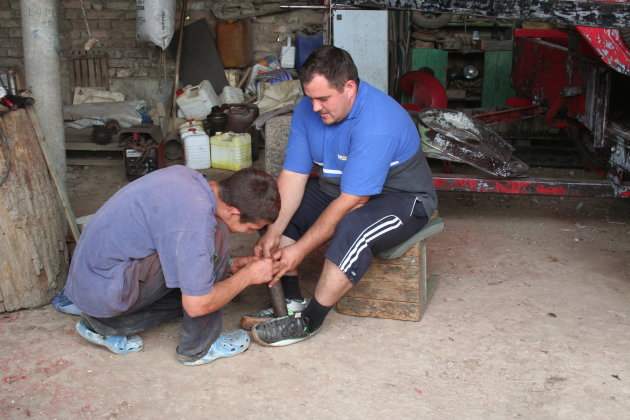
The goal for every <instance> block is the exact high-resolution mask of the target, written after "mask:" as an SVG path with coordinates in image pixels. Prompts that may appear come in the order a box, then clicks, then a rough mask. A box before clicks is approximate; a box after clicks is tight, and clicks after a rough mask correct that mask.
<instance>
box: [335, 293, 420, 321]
mask: <svg viewBox="0 0 630 420" xmlns="http://www.w3.org/2000/svg"><path fill="white" fill-rule="evenodd" d="M337 311H338V312H339V313H340V314H343V315H354V316H370V317H374V318H386V319H399V320H401V321H419V320H420V315H421V311H420V305H419V304H418V303H405V302H391V301H387V300H377V299H363V298H354V297H346V296H344V297H343V298H341V300H340V301H339V303H338V304H337Z"/></svg>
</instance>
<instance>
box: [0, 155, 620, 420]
mask: <svg viewBox="0 0 630 420" xmlns="http://www.w3.org/2000/svg"><path fill="white" fill-rule="evenodd" d="M259 162H261V161H259ZM209 172H210V173H211V175H212V176H216V177H220V176H222V175H224V174H227V173H228V172H226V171H209ZM565 172H566V173H565V175H567V176H571V175H573V176H575V174H574V173H573V171H565ZM67 182H68V186H69V193H70V198H71V201H72V206H73V209H74V211H75V214H76V216H84V215H87V214H91V213H93V212H94V211H96V210H97V209H98V207H99V206H100V205H101V204H102V203H103V202H104V201H105V200H106V199H107V198H108V197H109V196H111V194H112V193H113V192H115V191H116V190H117V189H119V188H120V187H122V186H123V185H125V184H126V180H125V177H124V170H123V166H122V163H121V162H118V161H116V160H114V161H112V162H111V164H110V165H109V166H71V167H69V173H68V179H67ZM439 198H440V213H441V215H442V216H443V218H444V219H445V222H446V230H445V231H444V232H442V233H441V234H439V235H437V236H435V237H434V238H432V239H431V240H430V241H429V246H428V252H429V268H430V271H431V272H432V273H436V274H438V275H439V286H438V288H437V291H436V294H435V296H434V297H433V300H432V301H431V303H430V305H429V307H428V310H427V312H426V314H425V315H424V317H423V319H422V320H421V321H420V322H404V321H395V320H384V319H374V318H361V317H351V316H344V315H340V314H338V313H337V312H335V311H333V312H331V314H330V315H329V317H328V318H327V320H326V323H325V324H324V327H323V329H322V331H321V332H320V333H319V334H318V335H317V336H315V337H313V338H312V339H309V340H307V341H304V342H301V343H299V344H296V345H293V346H288V347H283V348H265V347H261V346H259V345H257V344H256V343H252V345H251V347H250V349H249V350H248V351H246V352H245V353H244V354H242V355H239V356H236V357H234V358H229V359H220V360H217V361H215V362H213V363H211V364H208V365H204V366H200V367H186V366H183V365H181V364H180V363H179V362H177V361H176V360H175V357H174V347H175V345H176V342H177V337H178V334H179V331H178V328H179V327H178V324H175V323H171V324H166V325H163V326H160V327H158V328H154V329H151V330H149V331H146V332H145V333H144V334H142V336H143V338H144V341H145V349H144V350H143V351H142V352H140V353H137V354H132V355H128V356H116V355H113V354H112V353H109V352H108V351H107V350H105V349H104V348H101V347H96V346H94V345H91V344H90V343H88V342H86V341H85V340H83V339H82V338H81V337H79V336H78V335H77V334H76V333H75V331H74V325H75V323H76V320H77V319H76V317H73V316H71V315H65V314H61V313H58V312H56V311H55V310H54V309H52V308H51V307H50V306H45V307H43V308H40V309H34V310H24V311H18V312H13V313H5V314H0V343H1V344H0V346H1V348H2V352H1V353H0V375H1V378H2V380H1V381H0V418H2V419H26V418H46V419H53V418H56V419H75V418H97V419H138V418H143V419H144V418H146V419H206V418H246V419H250V418H251V419H253V418H256V419H267V418H268V419H272V418H274V419H275V418H309V419H322V418H335V419H337V418H338V419H345V418H348V419H359V418H369V419H372V418H383V417H384V416H388V417H390V418H409V419H410V418H429V419H446V418H452V419H459V418H466V419H477V418H479V419H499V418H508V417H520V418H528V419H627V418H629V414H628V413H630V351H629V349H630V200H611V199H588V198H549V197H533V196H530V197H524V196H516V197H515V196H505V195H482V194H459V193H440V194H439ZM254 240H255V238H254V237H251V236H244V235H240V237H239V235H235V238H234V245H233V248H234V249H235V253H238V254H246V253H247V252H248V251H249V248H250V247H251V245H252V244H253V241H254ZM314 277H315V274H314V273H310V275H309V276H307V279H306V281H305V287H304V288H305V289H306V291H307V292H308V293H309V294H310V293H312V290H313V288H314V280H313V279H314ZM266 298H267V296H266V291H265V290H264V289H263V288H260V287H259V288H252V289H249V290H246V291H245V292H244V293H243V294H242V295H241V296H240V297H239V298H238V299H237V300H236V301H235V302H233V303H231V304H230V305H229V306H228V307H227V309H226V316H225V321H224V329H225V330H231V329H235V328H237V327H238V320H239V318H240V316H241V315H242V314H244V313H247V312H252V311H255V310H258V309H259V308H260V307H261V305H262V304H263V303H264V301H265V300H266Z"/></svg>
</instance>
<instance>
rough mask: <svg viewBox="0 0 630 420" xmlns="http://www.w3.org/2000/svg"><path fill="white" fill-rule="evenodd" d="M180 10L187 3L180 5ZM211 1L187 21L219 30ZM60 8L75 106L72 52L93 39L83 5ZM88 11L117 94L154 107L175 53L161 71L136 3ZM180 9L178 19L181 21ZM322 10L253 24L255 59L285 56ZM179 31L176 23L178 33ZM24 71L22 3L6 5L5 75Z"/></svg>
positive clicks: (1, 18) (1, 13) (0, 40)
mask: <svg viewBox="0 0 630 420" xmlns="http://www.w3.org/2000/svg"><path fill="white" fill-rule="evenodd" d="M177 3H178V7H180V6H181V1H178V2H177ZM211 3H212V2H211V1H210V0H189V1H188V7H187V10H188V13H187V18H188V19H187V20H188V21H190V22H194V21H196V20H198V19H202V18H203V19H206V20H207V21H208V23H209V24H210V27H211V28H212V29H213V30H214V27H215V22H216V20H215V18H214V16H213V15H212V13H211V11H210V10H211V8H210V6H211ZM59 4H60V9H59V38H60V39H59V47H60V55H61V57H62V61H61V65H62V69H61V71H62V81H63V82H62V83H63V86H62V91H63V93H64V102H65V103H69V102H71V100H72V99H71V91H70V88H69V72H68V61H67V60H66V59H65V57H66V56H67V55H68V54H69V53H70V52H71V51H72V50H80V49H82V48H83V46H84V44H85V42H86V41H87V40H88V38H89V37H88V32H87V29H86V24H85V20H84V17H83V11H82V9H81V1H79V0H61V1H60V3H59ZM83 6H84V7H85V12H86V15H87V22H88V24H89V26H90V31H91V34H92V37H93V38H96V39H98V42H97V44H96V45H95V46H94V49H98V50H105V51H107V54H108V66H109V78H110V85H111V89H112V90H116V89H117V88H118V89H122V90H123V91H124V93H126V94H127V96H128V98H130V99H146V100H147V102H148V103H149V104H153V103H154V102H155V99H156V97H157V96H159V95H158V93H157V90H158V85H159V82H160V79H161V78H162V73H163V72H164V71H165V72H166V75H167V79H170V80H172V79H173V75H174V67H175V66H174V57H173V56H174V54H167V55H166V68H165V69H163V68H162V66H161V64H160V63H161V61H162V60H161V54H162V51H161V49H160V48H159V47H156V46H153V45H150V44H145V43H139V42H137V41H136V11H135V9H136V2H135V0H134V1H106V0H84V1H83ZM179 14H180V12H179V10H178V12H177V14H176V16H177V17H176V20H179ZM321 23H322V13H321V11H318V10H303V9H301V10H291V11H286V12H282V13H276V14H274V15H268V16H261V17H257V18H253V19H252V31H253V34H252V35H253V46H254V59H255V60H258V59H260V58H262V57H264V56H266V55H268V54H276V55H279V54H280V49H281V46H282V45H284V43H285V42H286V37H287V35H292V34H293V33H294V32H295V31H297V30H300V29H302V28H303V27H304V25H308V24H321ZM178 27H179V23H178V22H177V21H176V23H175V28H178ZM10 66H11V67H17V69H18V71H20V70H21V69H22V68H23V51H22V34H21V23H20V3H19V0H0V70H5V69H6V68H7V67H10Z"/></svg>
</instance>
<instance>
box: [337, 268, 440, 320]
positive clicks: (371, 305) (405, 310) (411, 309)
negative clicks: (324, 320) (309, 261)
mask: <svg viewBox="0 0 630 420" xmlns="http://www.w3.org/2000/svg"><path fill="white" fill-rule="evenodd" d="M363 280H365V279H362V280H361V281H363ZM359 283H361V282H359ZM437 284H438V277H437V276H436V275H432V276H430V277H429V280H428V282H427V294H426V299H422V296H420V299H419V300H418V301H417V302H400V301H392V300H386V299H375V298H372V297H355V296H349V295H348V294H346V296H344V297H342V298H341V300H340V301H339V303H337V311H338V312H339V313H340V314H343V315H354V316H369V317H373V318H385V319H398V320H401V321H420V319H421V318H422V315H424V312H425V311H426V309H427V306H428V304H429V301H430V300H431V298H432V297H433V293H434V292H435V289H436V288H437Z"/></svg>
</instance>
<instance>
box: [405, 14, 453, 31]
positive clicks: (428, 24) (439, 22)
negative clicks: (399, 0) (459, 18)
mask: <svg viewBox="0 0 630 420" xmlns="http://www.w3.org/2000/svg"><path fill="white" fill-rule="evenodd" d="M450 22H451V14H450V13H431V12H413V13H412V14H411V23H413V24H414V25H415V26H418V27H420V28H427V29H437V28H441V27H443V26H446V25H448V24H449V23H450Z"/></svg>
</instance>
